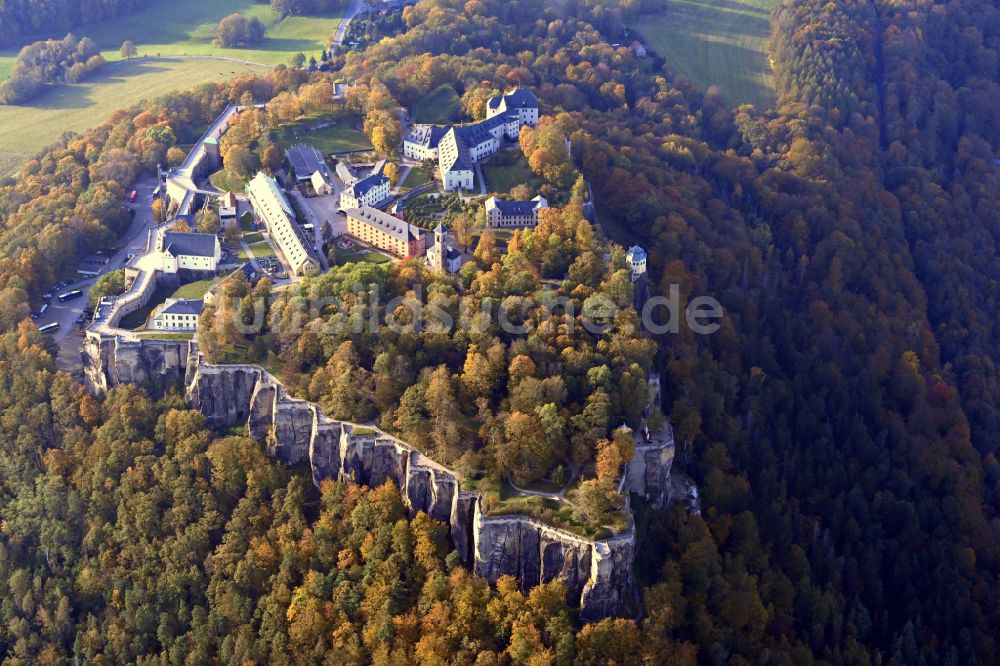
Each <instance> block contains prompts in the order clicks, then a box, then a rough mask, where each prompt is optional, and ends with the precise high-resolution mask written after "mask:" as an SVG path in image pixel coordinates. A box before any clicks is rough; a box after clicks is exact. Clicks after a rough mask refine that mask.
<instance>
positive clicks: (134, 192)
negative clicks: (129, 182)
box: [128, 190, 139, 203]
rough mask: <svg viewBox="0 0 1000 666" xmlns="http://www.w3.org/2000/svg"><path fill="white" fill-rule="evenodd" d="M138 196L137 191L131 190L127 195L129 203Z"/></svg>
mask: <svg viewBox="0 0 1000 666" xmlns="http://www.w3.org/2000/svg"><path fill="white" fill-rule="evenodd" d="M138 198H139V193H138V192H136V191H135V190H132V193H131V194H129V195H128V200H129V203H135V200H136V199H138Z"/></svg>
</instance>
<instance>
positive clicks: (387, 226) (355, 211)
mask: <svg viewBox="0 0 1000 666" xmlns="http://www.w3.org/2000/svg"><path fill="white" fill-rule="evenodd" d="M345 212H346V213H347V215H348V216H350V217H353V218H354V219H356V220H361V221H362V222H364V223H365V224H368V225H370V226H372V227H374V228H376V229H378V230H380V231H384V232H386V233H388V234H389V235H390V236H393V237H394V238H397V239H399V240H401V241H405V242H407V243H409V242H410V241H411V240H416V239H418V238H420V236H419V234H420V231H419V229H417V228H416V227H414V226H413V225H412V224H410V223H409V222H406V221H405V220H401V219H399V218H398V217H394V216H392V215H389V213H384V212H382V211H380V210H379V209H378V208H372V207H371V206H362V207H361V208H348V209H347V210H346V211H345Z"/></svg>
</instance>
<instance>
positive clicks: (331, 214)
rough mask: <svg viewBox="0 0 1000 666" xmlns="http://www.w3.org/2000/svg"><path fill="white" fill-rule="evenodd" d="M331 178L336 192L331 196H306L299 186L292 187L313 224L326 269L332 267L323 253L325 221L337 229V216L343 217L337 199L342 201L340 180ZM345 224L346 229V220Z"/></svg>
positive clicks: (293, 194)
mask: <svg viewBox="0 0 1000 666" xmlns="http://www.w3.org/2000/svg"><path fill="white" fill-rule="evenodd" d="M331 180H332V181H333V183H332V185H333V190H334V193H333V194H332V195H330V196H324V197H304V196H302V193H301V192H299V189H298V188H297V187H293V188H292V189H291V194H292V198H293V199H295V200H296V201H297V202H298V203H299V207H300V208H301V209H302V210H303V211H305V214H306V217H307V218H308V219H309V224H311V225H313V239H312V244H313V247H314V249H315V250H316V256H317V257H318V258H319V263H320V266H321V267H322V269H323V270H324V271H326V270H328V269H329V268H330V262H329V261H327V259H326V256H325V255H324V254H323V222H329V223H330V226H332V227H333V228H334V230H336V229H337V226H338V220H337V218H342V217H343V215H341V214H340V213H338V212H337V204H336V202H337V201H340V189H339V181H338V180H337V179H336V178H335V177H334V178H332V179H331ZM343 226H344V228H345V230H346V227H347V223H346V220H345V222H344V225H343ZM306 233H308V232H306Z"/></svg>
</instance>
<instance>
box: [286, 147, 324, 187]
mask: <svg viewBox="0 0 1000 666" xmlns="http://www.w3.org/2000/svg"><path fill="white" fill-rule="evenodd" d="M285 156H286V157H287V158H288V163H289V164H291V165H292V168H293V169H295V177H296V178H298V179H299V180H302V179H305V178H309V177H310V176H311V175H313V174H314V173H316V172H317V171H325V170H326V163H324V162H323V156H322V155H320V154H319V151H317V150H316V149H315V148H313V147H312V146H310V145H308V144H304V143H303V144H299V145H297V146H292V147H291V148H289V149H288V150H286V151H285Z"/></svg>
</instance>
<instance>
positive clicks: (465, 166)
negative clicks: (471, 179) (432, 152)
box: [439, 127, 472, 172]
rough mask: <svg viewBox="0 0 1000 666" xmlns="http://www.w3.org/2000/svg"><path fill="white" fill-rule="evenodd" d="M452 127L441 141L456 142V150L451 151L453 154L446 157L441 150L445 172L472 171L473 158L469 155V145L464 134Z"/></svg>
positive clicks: (441, 159)
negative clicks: (463, 136)
mask: <svg viewBox="0 0 1000 666" xmlns="http://www.w3.org/2000/svg"><path fill="white" fill-rule="evenodd" d="M455 130H456V128H454V127H452V128H451V129H450V130H448V133H447V134H445V135H444V138H443V139H441V143H452V142H453V143H454V144H455V150H454V151H449V152H451V154H450V155H449V156H447V157H445V156H444V155H443V154H441V153H440V152H439V155H441V156H440V158H439V159H440V161H441V166H442V167H443V168H444V171H445V172H449V171H472V159H471V158H470V157H469V147H468V145H467V144H466V143H465V140H464V139H463V138H462V135H461V134H459V133H458V132H457V131H455Z"/></svg>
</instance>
